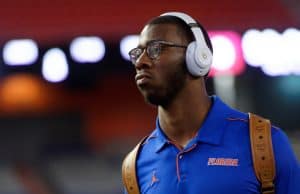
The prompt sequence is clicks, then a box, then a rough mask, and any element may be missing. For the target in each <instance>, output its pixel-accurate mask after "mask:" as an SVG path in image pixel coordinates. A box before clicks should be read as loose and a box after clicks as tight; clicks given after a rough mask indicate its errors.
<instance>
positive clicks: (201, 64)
mask: <svg viewBox="0 0 300 194" xmlns="http://www.w3.org/2000/svg"><path fill="white" fill-rule="evenodd" d="M160 16H175V17H178V18H179V19H181V20H182V21H184V22H185V23H186V24H187V25H188V26H190V28H191V30H192V32H193V35H194V38H195V41H193V42H191V43H190V44H189V45H188V47H187V50H186V57H185V61H186V64H187V69H188V71H189V72H190V73H191V74H192V75H193V76H204V75H206V74H207V73H208V71H209V69H210V66H211V64H212V53H211V51H210V49H209V48H208V46H207V44H206V41H205V38H204V35H203V32H202V30H201V28H200V27H199V26H198V24H197V22H196V21H195V20H194V19H193V18H192V17H191V16H189V15H187V14H185V13H182V12H167V13H164V14H162V15H160Z"/></svg>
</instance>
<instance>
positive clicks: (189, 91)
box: [158, 80, 211, 147]
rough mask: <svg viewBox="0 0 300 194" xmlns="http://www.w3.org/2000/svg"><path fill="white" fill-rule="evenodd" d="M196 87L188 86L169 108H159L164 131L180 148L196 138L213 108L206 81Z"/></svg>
mask: <svg viewBox="0 0 300 194" xmlns="http://www.w3.org/2000/svg"><path fill="white" fill-rule="evenodd" d="M198 81H199V80H198ZM189 86H190V87H189ZM195 86H196V87H195ZM195 86H193V85H188V86H186V87H185V88H184V89H183V90H182V91H181V92H180V93H179V94H178V95H177V96H176V98H174V99H173V100H172V102H171V103H170V104H169V105H168V106H167V107H162V106H159V107H158V118H159V121H160V126H161V128H162V130H163V131H164V132H165V134H166V135H167V136H168V138H170V139H171V140H172V141H174V142H175V143H176V144H177V145H179V146H180V147H185V146H186V145H187V144H188V142H189V141H190V140H191V139H192V138H193V137H195V135H196V134H197V132H198V130H199V128H200V127H201V125H202V123H203V121H204V119H205V117H206V115H207V113H208V111H209V109H210V106H211V101H210V98H209V96H208V95H207V93H206V90H205V87H204V81H203V80H201V85H199V82H197V84H195Z"/></svg>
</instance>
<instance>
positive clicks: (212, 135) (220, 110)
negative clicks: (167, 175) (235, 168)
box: [147, 96, 233, 152]
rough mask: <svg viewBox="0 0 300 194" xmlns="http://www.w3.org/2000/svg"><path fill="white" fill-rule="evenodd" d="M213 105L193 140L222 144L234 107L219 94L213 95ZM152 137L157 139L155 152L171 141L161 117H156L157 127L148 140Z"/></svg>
mask: <svg viewBox="0 0 300 194" xmlns="http://www.w3.org/2000/svg"><path fill="white" fill-rule="evenodd" d="M211 99H212V106H211V108H210V110H209V112H208V114H207V116H206V118H205V120H204V122H203V124H202V126H201V127H200V128H199V131H198V133H197V135H196V137H195V139H194V140H192V141H198V142H203V143H207V144H212V145H220V144H221V141H222V137H223V133H224V129H225V127H226V125H227V118H228V117H229V115H230V113H232V111H233V109H231V108H230V107H229V106H227V105H226V104H225V103H224V102H223V101H222V100H221V99H220V98H218V97H217V96H212V97H211ZM152 138H154V139H156V141H155V148H154V149H155V152H158V151H160V150H161V149H162V148H163V147H164V145H166V144H168V143H169V140H168V138H167V136H166V135H165V134H164V132H163V130H162V129H161V127H160V124H159V119H158V118H157V119H156V129H155V130H154V131H153V132H152V134H151V135H150V136H149V137H148V139H147V140H151V139H152Z"/></svg>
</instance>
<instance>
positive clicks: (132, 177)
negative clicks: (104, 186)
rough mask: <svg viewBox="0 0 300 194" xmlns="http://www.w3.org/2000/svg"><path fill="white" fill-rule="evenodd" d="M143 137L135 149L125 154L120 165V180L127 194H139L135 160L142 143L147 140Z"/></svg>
mask: <svg viewBox="0 0 300 194" xmlns="http://www.w3.org/2000/svg"><path fill="white" fill-rule="evenodd" d="M147 137H148V136H146V137H144V138H143V139H142V140H141V141H140V142H139V143H138V144H137V145H136V146H135V148H134V149H133V150H132V151H131V152H129V153H128V154H127V156H126V157H125V159H124V160H123V163H122V180H123V184H124V185H125V188H126V190H127V192H128V194H140V190H139V185H138V180H137V176H136V159H137V155H138V153H139V150H140V147H141V145H142V143H143V142H144V141H145V140H146V139H147Z"/></svg>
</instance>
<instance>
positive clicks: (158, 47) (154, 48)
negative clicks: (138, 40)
mask: <svg viewBox="0 0 300 194" xmlns="http://www.w3.org/2000/svg"><path fill="white" fill-rule="evenodd" d="M163 47H179V48H187V46H184V45H178V44H174V43H172V42H167V41H163V40H155V41H152V42H149V43H148V44H147V46H146V47H145V48H139V47H137V48H134V49H132V50H131V51H129V53H128V54H129V57H130V60H131V62H132V63H133V64H136V61H137V60H138V58H139V57H140V56H141V55H142V53H143V52H144V50H145V49H146V53H147V56H148V57H149V58H150V59H152V60H154V59H157V58H158V57H159V55H160V53H161V51H162V49H163Z"/></svg>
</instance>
